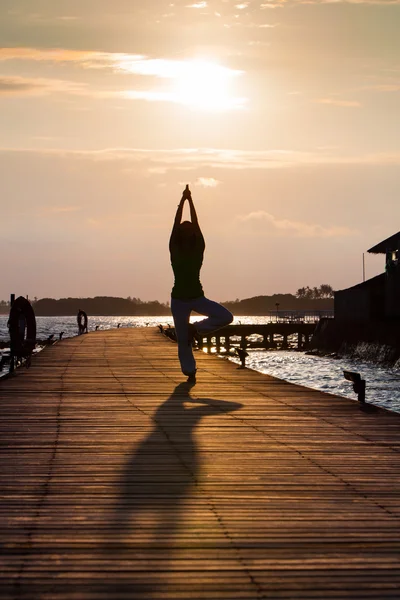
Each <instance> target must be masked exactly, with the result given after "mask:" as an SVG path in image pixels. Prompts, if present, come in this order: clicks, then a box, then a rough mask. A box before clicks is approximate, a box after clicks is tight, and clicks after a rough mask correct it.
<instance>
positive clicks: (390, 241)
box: [368, 231, 400, 254]
mask: <svg viewBox="0 0 400 600" xmlns="http://www.w3.org/2000/svg"><path fill="white" fill-rule="evenodd" d="M399 249H400V231H398V232H397V233H395V234H394V235H392V236H391V237H388V238H387V239H386V240H383V242H379V244H376V246H373V248H370V249H369V250H368V252H370V253H371V254H386V252H394V251H395V250H399Z"/></svg>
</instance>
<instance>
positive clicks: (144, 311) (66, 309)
mask: <svg viewBox="0 0 400 600" xmlns="http://www.w3.org/2000/svg"><path fill="white" fill-rule="evenodd" d="M222 304H223V305H224V306H226V308H227V309H228V310H230V311H231V313H232V314H234V315H235V316H238V317H239V316H243V317H245V316H247V317H250V316H253V317H263V316H270V315H272V314H277V313H280V314H282V313H284V312H324V311H332V310H333V298H304V297H301V298H299V297H297V296H294V295H293V294H274V295H272V296H254V297H252V298H245V299H243V300H239V299H237V300H234V301H232V300H227V301H223V302H222ZM32 306H33V309H34V311H35V314H36V316H37V317H73V316H76V315H77V313H78V311H79V310H80V309H81V310H84V311H85V312H86V313H87V314H88V315H90V316H93V317H96V316H97V317H161V316H164V317H169V316H171V309H170V306H169V304H168V303H167V302H165V303H163V302H159V301H158V300H153V301H148V302H144V301H142V300H140V298H130V297H128V298H117V297H111V296H96V297H94V298H60V299H59V300H55V299H54V298H42V299H40V300H36V299H35V301H33V302H32ZM8 312H9V307H8V306H7V305H6V303H3V304H2V305H1V307H0V314H3V315H7V314H8Z"/></svg>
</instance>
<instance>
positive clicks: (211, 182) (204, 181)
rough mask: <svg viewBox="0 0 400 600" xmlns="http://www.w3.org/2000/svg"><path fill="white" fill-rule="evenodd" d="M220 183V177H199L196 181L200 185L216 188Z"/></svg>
mask: <svg viewBox="0 0 400 600" xmlns="http://www.w3.org/2000/svg"><path fill="white" fill-rule="evenodd" d="M220 183H221V182H220V181H218V179H214V177H199V178H198V180H197V181H196V183H195V185H199V186H201V187H205V188H215V187H217V186H218V185H219V184H220Z"/></svg>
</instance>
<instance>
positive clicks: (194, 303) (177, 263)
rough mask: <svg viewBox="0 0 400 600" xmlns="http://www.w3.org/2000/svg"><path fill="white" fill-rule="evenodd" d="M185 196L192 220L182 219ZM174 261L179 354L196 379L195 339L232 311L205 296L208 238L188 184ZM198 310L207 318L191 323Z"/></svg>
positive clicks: (174, 233)
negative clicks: (202, 279) (202, 276)
mask: <svg viewBox="0 0 400 600" xmlns="http://www.w3.org/2000/svg"><path fill="white" fill-rule="evenodd" d="M186 200H187V201H188V203H189V207H190V218H191V221H183V222H181V221H182V214H183V207H184V205H185V202H186ZM169 250H170V254H171V265H172V269H173V272H174V276H175V282H174V287H173V289H172V293H171V311H172V316H173V318H174V324H175V332H176V338H177V342H178V356H179V361H180V364H181V369H182V373H183V374H184V375H186V376H187V377H188V382H190V383H195V382H196V361H195V359H194V356H193V348H192V346H193V341H194V340H195V339H197V340H199V339H200V338H201V336H202V335H203V334H207V333H210V332H212V331H216V330H217V329H220V328H221V327H224V326H225V325H229V323H232V321H233V315H232V314H231V313H230V312H229V310H227V309H226V308H225V307H224V306H221V304H218V303H217V302H213V301H212V300H208V298H206V297H205V295H204V291H203V287H202V285H201V283H200V269H201V267H202V264H203V255H204V250H205V242H204V238H203V234H202V233H201V230H200V226H199V222H198V220H197V214H196V210H195V208H194V204H193V200H192V194H191V192H190V190H189V186H186V188H185V190H184V192H183V195H182V199H181V201H180V203H179V206H178V210H177V211H176V216H175V221H174V226H173V229H172V233H171V238H170V241H169ZM192 311H195V312H197V313H199V314H201V315H204V316H206V317H207V318H206V319H203V320H202V321H198V322H196V324H195V325H193V324H191V323H190V314H191V312H192Z"/></svg>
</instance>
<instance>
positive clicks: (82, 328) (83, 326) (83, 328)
mask: <svg viewBox="0 0 400 600" xmlns="http://www.w3.org/2000/svg"><path fill="white" fill-rule="evenodd" d="M76 320H77V322H78V332H79V335H82V333H87V332H88V316H87V314H86V313H85V311H84V310H81V309H79V311H78V315H77V317H76Z"/></svg>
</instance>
